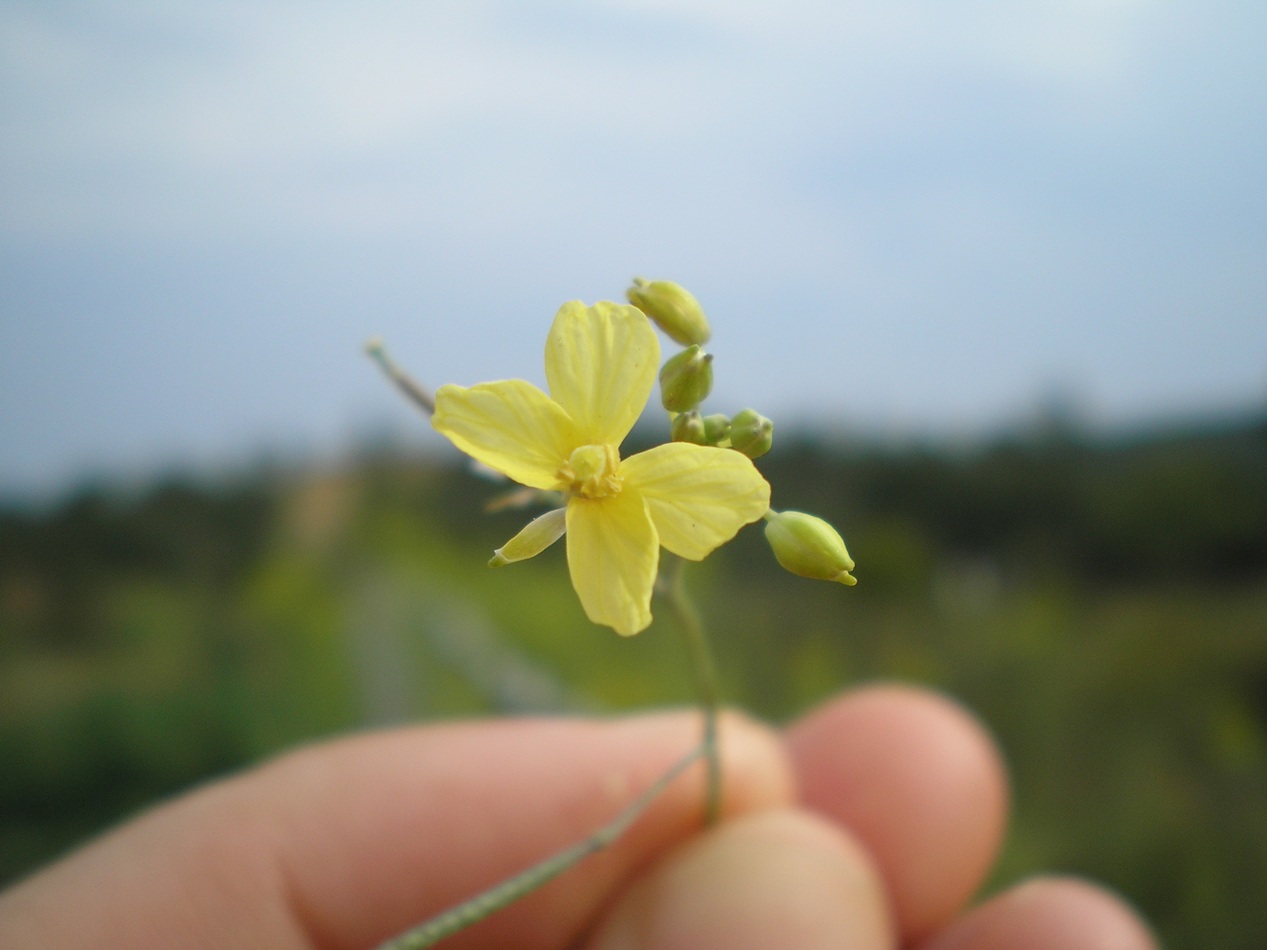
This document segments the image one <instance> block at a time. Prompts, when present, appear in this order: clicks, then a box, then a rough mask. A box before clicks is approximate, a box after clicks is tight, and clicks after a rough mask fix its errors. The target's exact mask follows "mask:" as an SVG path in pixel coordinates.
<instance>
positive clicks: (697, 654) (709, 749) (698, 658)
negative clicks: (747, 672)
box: [660, 557, 722, 825]
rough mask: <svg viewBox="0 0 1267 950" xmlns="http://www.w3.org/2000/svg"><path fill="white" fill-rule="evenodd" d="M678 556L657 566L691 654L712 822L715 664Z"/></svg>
mask: <svg viewBox="0 0 1267 950" xmlns="http://www.w3.org/2000/svg"><path fill="white" fill-rule="evenodd" d="M685 563H686V562H685V561H684V560H683V559H681V558H676V557H670V558H668V560H667V561H666V562H665V563H664V564H663V566H662V568H661V574H660V578H661V586H660V592H661V594H662V595H663V597H664V599H665V600H666V601H667V602H668V604H669V607H670V608H671V609H672V611H673V615H674V618H675V619H676V620H677V626H678V629H679V630H681V631H682V636H683V638H684V639H685V640H686V649H687V652H688V654H689V655H690V658H691V673H692V675H693V677H694V679H695V693H696V695H697V696H698V697H699V705H700V712H701V713H702V714H703V717H704V737H703V740H702V742H701V747H702V748H703V750H704V754H705V756H706V763H707V768H708V784H707V786H706V790H705V797H704V819H705V821H706V822H707V823H708V824H710V825H711V824H715V823H716V822H717V820H718V818H719V817H720V816H721V795H722V788H721V749H720V748H719V747H718V745H717V713H718V706H719V699H718V691H717V668H716V666H715V665H714V663H713V654H712V651H710V650H709V648H708V638H707V637H706V636H705V634H704V624H703V622H702V621H701V620H700V615H699V611H698V610H696V609H695V604H694V602H693V601H692V600H691V598H690V596H689V595H688V594H687V593H686V588H685V587H684V586H683V584H682V565H683V564H685Z"/></svg>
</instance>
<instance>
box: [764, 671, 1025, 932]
mask: <svg viewBox="0 0 1267 950" xmlns="http://www.w3.org/2000/svg"><path fill="white" fill-rule="evenodd" d="M788 743H789V747H790V749H791V751H792V756H793V759H794V762H795V765H796V769H797V772H798V774H799V776H800V780H801V786H802V794H803V799H804V801H805V803H806V805H807V806H808V807H810V808H812V809H814V810H816V811H818V812H819V813H820V814H823V815H826V816H828V817H830V818H832V819H833V820H835V821H838V822H840V823H841V824H842V825H843V826H844V827H846V828H848V829H849V830H850V831H851V832H852V833H853V834H854V835H856V836H857V838H858V839H859V840H860V841H861V842H862V843H863V844H864V845H866V847H867V848H868V850H870V852H871V854H872V855H874V857H875V860H876V864H877V865H878V866H879V868H880V872H881V874H882V875H883V877H884V879H885V881H886V882H887V884H888V888H889V891H890V894H891V898H892V901H893V906H894V913H895V915H896V918H897V923H898V929H899V933H900V934H901V936H902V938H903V939H904V940H912V939H914V938H917V937H920V936H923V935H925V934H928V933H930V932H932V931H933V930H934V929H935V928H937V927H939V926H941V925H943V924H944V923H945V922H946V921H948V920H950V919H951V918H952V917H953V916H954V915H955V914H956V913H957V912H958V911H959V909H960V908H961V907H962V906H963V905H964V903H965V902H966V901H967V900H968V898H969V897H970V896H971V895H972V893H973V892H974V891H975V890H976V889H977V887H979V886H980V884H981V881H982V879H983V878H984V876H985V874H986V872H987V870H988V869H989V867H990V864H991V863H992V862H993V860H994V857H995V855H996V854H997V851H998V848H999V844H1000V842H1001V840H1002V835H1003V829H1004V825H1005V823H1006V814H1007V780H1006V775H1005V773H1004V769H1003V765H1002V762H1001V760H1000V758H999V754H998V752H997V751H996V749H995V747H994V744H993V742H992V741H991V740H990V737H989V736H988V735H987V734H986V732H985V730H984V729H983V728H982V727H981V726H980V724H979V723H978V722H977V721H976V720H975V719H973V718H972V717H971V716H970V715H969V714H968V713H967V712H965V711H964V710H963V709H962V708H961V707H959V706H957V705H955V704H954V703H952V702H951V701H950V700H948V699H945V698H943V697H940V696H937V695H934V694H932V693H928V692H924V691H921V690H917V689H914V688H911V687H904V686H894V685H881V686H872V687H867V688H864V689H861V690H857V691H855V692H852V693H847V694H845V695H844V696H842V697H840V698H837V699H835V700H832V701H830V702H828V703H826V704H825V705H823V706H822V707H820V708H819V709H817V710H815V711H814V712H811V713H810V714H809V715H808V716H806V717H805V718H804V719H802V720H801V721H800V722H798V723H797V724H795V725H794V726H793V727H792V728H791V729H790V731H789V733H788Z"/></svg>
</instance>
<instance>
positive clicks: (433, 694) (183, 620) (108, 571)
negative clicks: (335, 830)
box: [0, 423, 1267, 948]
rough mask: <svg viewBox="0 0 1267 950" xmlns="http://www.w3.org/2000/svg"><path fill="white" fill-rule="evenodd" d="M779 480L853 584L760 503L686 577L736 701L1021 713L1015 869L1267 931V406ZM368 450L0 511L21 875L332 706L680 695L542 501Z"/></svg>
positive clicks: (674, 661)
mask: <svg viewBox="0 0 1267 950" xmlns="http://www.w3.org/2000/svg"><path fill="white" fill-rule="evenodd" d="M759 464H760V467H761V468H762V469H763V470H764V471H765V472H766V473H767V474H768V475H769V477H770V480H771V482H772V483H773V484H774V486H775V499H774V505H775V507H776V508H778V509H786V508H793V509H801V510H806V511H813V512H815V513H817V514H821V515H822V516H824V517H825V518H827V519H828V520H829V521H831V522H832V523H833V524H835V525H837V526H838V527H840V528H841V529H842V531H843V533H844V536H845V538H846V540H847V541H848V544H849V550H850V552H851V553H852V554H853V556H854V558H855V559H856V560H857V562H858V567H857V571H856V574H857V576H858V578H859V582H860V583H859V586H858V587H857V588H854V589H852V590H846V589H845V588H843V587H841V586H839V585H832V584H823V583H815V582H811V581H806V580H803V579H800V578H797V577H793V576H791V575H789V574H787V573H786V572H784V571H782V570H781V569H779V568H778V567H777V566H776V565H775V563H774V559H773V557H772V555H771V553H770V551H769V548H768V547H767V546H766V545H765V543H764V541H763V539H762V535H761V531H760V530H759V528H750V529H747V530H746V531H744V532H743V533H741V535H740V537H739V538H738V539H737V540H736V542H735V543H733V544H731V545H729V546H727V547H726V548H724V549H722V551H720V552H719V553H718V554H717V555H715V556H714V557H712V558H710V559H709V560H708V561H707V562H705V563H704V564H703V565H700V566H698V567H696V568H694V569H693V570H692V571H691V572H690V573H689V574H688V583H689V584H690V586H691V587H692V589H693V592H694V593H695V595H696V597H697V599H698V601H699V603H700V606H701V608H702V610H703V613H704V616H705V617H706V618H707V621H708V624H709V626H710V629H711V632H712V636H713V640H714V645H715V648H716V652H717V657H718V665H719V672H720V675H721V679H722V685H723V690H724V693H725V695H726V696H727V697H728V698H729V699H730V700H731V701H732V702H735V703H739V704H743V705H745V706H747V707H749V708H750V709H752V710H754V711H755V712H757V713H758V714H760V715H763V716H766V717H768V718H770V719H773V720H776V721H778V720H784V719H787V718H789V717H792V716H794V715H797V714H798V713H800V712H802V711H803V710H804V709H805V708H806V707H807V706H809V705H811V704H813V703H814V702H816V701H819V700H820V699H823V698H825V697H827V696H828V695H830V694H832V693H834V692H836V691H837V690H839V689H840V688H842V687H844V686H847V685H849V684H852V683H857V682H859V681H864V680H868V679H875V678H902V679H908V680H913V681H916V682H920V683H924V684H927V685H930V686H932V687H934V688H940V689H944V690H946V691H947V692H949V693H951V694H953V695H955V696H956V697H959V698H960V699H961V700H963V702H964V703H965V704H966V705H968V706H969V707H971V708H972V709H974V710H975V711H976V712H977V713H978V714H979V715H980V716H981V717H982V719H983V720H984V721H985V722H986V723H987V725H988V726H989V727H990V728H991V729H992V730H993V731H994V732H995V734H996V735H997V736H998V737H999V740H1000V742H1001V744H1002V745H1003V747H1004V749H1005V751H1006V754H1007V756H1008V759H1009V762H1010V765H1011V768H1012V774H1013V779H1014V784H1015V799H1016V819H1015V822H1014V827H1013V835H1012V838H1011V842H1010V844H1009V846H1008V849H1007V851H1006V852H1005V854H1004V856H1003V860H1002V862H1001V865H1000V868H999V870H998V872H997V875H996V881H998V882H1002V881H1004V880H1008V879H1012V878H1015V877H1016V876H1018V875H1023V874H1028V873H1033V872H1035V871H1038V870H1045V869H1055V870H1061V871H1069V872H1075V873H1085V874H1089V875H1094V876H1097V877H1100V878H1103V879H1104V880H1106V881H1108V882H1109V883H1110V884H1111V885H1112V886H1114V887H1116V888H1118V889H1119V890H1121V891H1122V892H1123V893H1125V894H1126V895H1127V896H1128V897H1130V898H1131V899H1133V900H1134V901H1136V902H1137V903H1138V904H1139V905H1140V906H1141V907H1142V908H1143V909H1144V911H1145V912H1146V913H1147V914H1148V915H1149V916H1150V917H1151V918H1152V919H1153V920H1154V921H1156V922H1157V924H1158V926H1159V927H1160V929H1161V931H1162V934H1163V937H1164V938H1165V940H1166V941H1167V944H1168V945H1170V946H1176V947H1178V946H1183V945H1198V944H1201V945H1217V946H1221V947H1227V948H1249V947H1256V946H1258V945H1259V944H1258V942H1257V940H1258V937H1259V935H1261V934H1262V933H1264V932H1267V911H1265V910H1263V909H1261V906H1262V905H1261V901H1260V900H1259V899H1258V898H1259V892H1260V890H1261V887H1262V882H1263V881H1264V880H1265V879H1267V873H1265V872H1267V857H1265V856H1264V854H1263V851H1262V847H1261V843H1262V842H1263V841H1267V429H1265V428H1264V426H1263V425H1262V424H1261V423H1256V424H1242V425H1232V424H1228V425H1226V426H1223V427H1210V428H1207V429H1205V430H1201V431H1191V432H1165V433H1157V434H1154V435H1152V436H1149V437H1144V436H1137V437H1134V438H1132V439H1129V440H1123V439H1118V440H1111V441H1100V442H1096V441H1093V440H1090V439H1087V438H1082V437H1078V436H1077V435H1076V434H1070V433H1067V432H1066V433H1055V434H1048V435H1047V436H1044V437H1037V436H1032V437H1026V438H1015V439H1010V440H1001V441H998V442H995V443H993V444H988V445H981V446H976V447H972V448H970V449H964V448H958V449H949V448H938V447H934V446H926V445H925V446H906V447H898V448H895V447H892V446H887V447H885V446H878V445H875V444H870V443H865V442H854V443H842V444H839V445H836V446H833V447H831V448H826V447H824V446H822V445H820V444H815V443H813V442H810V441H808V440H806V439H804V438H799V439H798V438H797V437H796V435H795V434H794V433H793V434H783V435H781V439H780V442H779V444H778V446H777V447H776V448H775V450H774V451H773V452H772V453H771V454H770V455H767V456H765V457H763V458H762V459H761V461H760V463H759ZM505 489H506V487H505V486H504V485H496V484H494V483H491V482H488V481H484V480H481V479H479V478H476V477H473V476H471V475H469V474H468V473H466V472H465V471H463V470H459V469H457V468H453V467H435V466H426V465H418V464H414V463H410V462H408V461H406V460H404V459H399V458H390V457H379V458H366V459H363V460H362V461H360V462H359V463H357V464H355V465H352V466H349V467H348V468H347V469H346V470H345V471H341V472H336V473H326V474H308V473H301V474H294V475H290V476H287V475H284V474H278V473H265V474H260V475H257V476H254V477H251V478H244V479H242V480H240V481H239V482H237V483H234V484H227V485H219V486H208V485H198V484H194V483H191V482H183V483H182V482H168V483H165V484H161V485H158V486H155V487H154V488H153V489H151V490H149V491H146V492H144V493H140V494H137V493H133V494H131V495H120V494H114V493H111V492H110V491H107V490H95V491H87V492H84V493H81V494H80V495H79V496H77V497H75V498H73V499H70V500H68V501H67V502H65V503H64V504H62V505H61V506H59V507H58V508H56V509H53V510H46V511H42V512H31V511H23V510H20V509H17V508H11V509H9V510H0V762H3V763H4V768H0V880H5V879H11V878H12V877H14V876H16V875H18V874H21V873H22V872H24V871H25V870H27V869H29V868H30V867H32V866H34V865H35V864H36V863H37V862H40V861H43V860H46V859H48V858H49V857H51V856H53V855H55V854H56V853H57V852H59V851H60V850H62V849H64V848H66V847H68V846H69V845H71V844H72V843H73V842H75V841H77V840H80V839H82V838H83V837H84V836H86V835H88V834H90V833H92V832H94V831H96V830H98V829H100V828H101V827H103V826H105V825H106V824H108V823H110V822H113V821H115V820H118V819H119V818H120V817H122V816H124V815H126V814H128V813H129V812H132V811H134V810H135V809H137V808H139V807H141V806H142V805H144V804H145V803H146V802H149V801H152V800H154V799H155V798H158V797H160V796H162V795H166V794H169V793H171V792H173V791H175V790H178V789H180V788H182V787H185V786H187V785H189V784H191V783H193V782H195V781H198V780H200V779H203V778H205V777H207V776H211V775H215V774H218V773H222V772H224V771H226V770H230V769H233V768H239V767H242V766H244V765H248V764H249V763H251V762H254V761H257V760H259V759H260V758H262V757H264V756H267V755H269V754H271V753H273V752H275V751H276V750H278V749H280V748H282V747H284V746H287V745H290V744H293V743H295V742H299V741H303V740H306V739H310V738H314V737H318V736H322V735H325V734H328V733H330V732H334V731H339V730H346V729H353V728H360V727H364V726H367V725H380V724H387V723H392V722H399V721H402V720H407V719H417V718H420V717H431V716H452V715H462V714H484V713H489V712H499V711H501V712H506V711H509V712H524V711H528V712H531V711H537V710H555V709H563V708H574V709H617V710H623V709H628V708H633V707H638V706H645V705H650V704H664V703H683V702H688V701H689V699H690V682H689V677H688V673H687V669H686V666H685V663H684V658H683V655H682V652H681V646H680V644H679V643H678V641H677V638H676V637H675V636H673V635H672V634H673V630H672V625H671V623H670V622H668V621H661V622H658V623H656V624H654V625H653V626H652V628H651V629H650V630H648V631H647V632H646V633H644V634H642V635H640V636H638V637H635V638H632V639H625V638H620V637H616V636H613V635H611V633H610V632H609V631H606V630H604V629H601V628H597V627H594V626H593V625H591V624H590V623H588V622H587V621H586V620H585V617H584V615H583V613H582V612H581V609H580V607H579V604H578V603H577V601H576V597H575V595H574V594H573V593H572V591H571V589H570V587H569V585H568V581H567V575H566V566H565V564H564V560H563V551H562V548H561V546H559V547H558V548H556V549H552V550H550V551H547V552H545V553H544V554H543V555H541V556H540V557H538V558H535V559H533V560H531V561H528V562H525V563H523V564H516V565H514V566H513V567H507V568H503V569H500V570H497V571H489V570H486V569H485V568H484V566H483V565H484V563H485V562H486V560H487V558H488V556H489V553H490V552H491V551H492V550H493V549H494V548H496V547H498V546H499V545H501V544H502V543H503V542H504V541H505V540H506V539H507V538H509V537H510V536H511V535H513V534H514V533H515V532H516V531H517V530H518V529H519V527H521V526H522V524H523V523H524V522H525V521H526V519H527V518H528V517H530V516H531V515H532V514H535V513H536V512H535V511H527V510H522V509H507V510H502V511H499V512H498V513H496V514H492V515H486V514H484V513H483V511H482V509H483V507H484V505H485V504H486V503H488V502H489V501H492V500H494V499H496V498H497V497H498V496H499V495H500V494H501V493H502V492H504V491H505Z"/></svg>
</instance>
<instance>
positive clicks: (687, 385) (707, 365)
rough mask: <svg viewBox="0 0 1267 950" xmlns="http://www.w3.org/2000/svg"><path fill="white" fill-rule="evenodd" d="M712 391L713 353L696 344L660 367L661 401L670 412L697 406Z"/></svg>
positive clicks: (684, 410)
mask: <svg viewBox="0 0 1267 950" xmlns="http://www.w3.org/2000/svg"><path fill="white" fill-rule="evenodd" d="M712 391H713V355H712V354H711V353H705V352H704V351H703V350H701V349H700V348H699V344H694V345H692V346H691V347H689V348H688V349H685V350H683V351H682V352H681V353H679V354H677V356H674V357H671V358H670V359H669V360H668V361H666V362H665V364H664V366H662V367H661V368H660V401H661V402H662V403H664V408H665V409H667V410H669V412H686V411H687V410H688V409H694V408H695V407H696V406H698V405H699V404H700V403H702V402H703V401H704V400H705V399H707V398H708V394H709V393H710V392H712Z"/></svg>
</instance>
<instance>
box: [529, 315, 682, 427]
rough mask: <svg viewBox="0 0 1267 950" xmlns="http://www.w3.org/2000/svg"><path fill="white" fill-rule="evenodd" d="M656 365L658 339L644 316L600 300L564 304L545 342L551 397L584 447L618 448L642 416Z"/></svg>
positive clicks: (657, 367) (657, 366)
mask: <svg viewBox="0 0 1267 950" xmlns="http://www.w3.org/2000/svg"><path fill="white" fill-rule="evenodd" d="M659 365H660V341H659V340H658V339H656V334H655V330H653V329H652V328H651V323H650V321H648V320H647V318H646V315H645V314H643V313H642V312H641V311H640V310H637V309H636V308H634V307H626V306H624V305H623V304H616V303H612V302H610V301H606V300H605V301H601V302H599V303H596V304H594V306H592V307H586V306H585V305H584V304H582V303H581V302H580V301H576V300H574V301H572V302H571V303H565V304H564V305H563V306H562V307H560V308H559V312H558V313H557V314H556V315H555V318H554V325H553V326H552V327H551V328H550V335H549V337H548V338H547V339H546V380H547V381H548V382H549V384H550V395H551V396H553V397H554V399H555V400H556V401H557V402H558V403H559V405H560V406H562V407H563V408H564V409H565V410H566V411H567V413H568V415H570V416H571V417H572V418H573V419H575V420H576V424H577V426H578V427H579V428H580V431H581V434H582V435H583V436H584V439H585V441H586V442H587V443H591V444H595V445H601V444H604V443H610V444H611V445H617V446H618V445H620V443H621V442H622V441H623V440H624V438H625V436H626V435H628V434H629V430H630V429H632V428H633V424H634V423H635V422H636V421H637V420H638V416H639V415H641V414H642V409H643V407H644V406H645V405H646V404H647V397H648V396H650V395H651V389H652V387H653V386H654V385H655V380H656V374H657V373H658V372H659Z"/></svg>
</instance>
